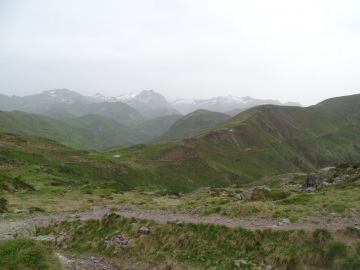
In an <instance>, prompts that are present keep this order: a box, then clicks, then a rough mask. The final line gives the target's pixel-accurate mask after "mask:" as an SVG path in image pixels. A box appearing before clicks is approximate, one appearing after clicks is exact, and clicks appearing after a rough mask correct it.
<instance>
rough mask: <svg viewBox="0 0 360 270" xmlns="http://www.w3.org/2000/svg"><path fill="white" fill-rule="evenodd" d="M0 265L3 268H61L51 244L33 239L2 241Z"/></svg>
mask: <svg viewBox="0 0 360 270" xmlns="http://www.w3.org/2000/svg"><path fill="white" fill-rule="evenodd" d="M0 266H1V269H3V270H30V269H41V270H45V269H49V270H61V269H62V267H61V266H60V263H59V261H58V260H57V258H56V257H55V256H54V254H53V250H52V248H51V246H49V245H48V244H45V243H40V242H37V241H35V240H31V239H22V238H18V239H14V240H5V241H1V242H0Z"/></svg>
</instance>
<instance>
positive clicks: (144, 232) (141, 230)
mask: <svg viewBox="0 0 360 270" xmlns="http://www.w3.org/2000/svg"><path fill="white" fill-rule="evenodd" d="M139 233H142V234H148V233H150V229H149V228H146V227H144V226H142V227H141V228H140V229H139Z"/></svg>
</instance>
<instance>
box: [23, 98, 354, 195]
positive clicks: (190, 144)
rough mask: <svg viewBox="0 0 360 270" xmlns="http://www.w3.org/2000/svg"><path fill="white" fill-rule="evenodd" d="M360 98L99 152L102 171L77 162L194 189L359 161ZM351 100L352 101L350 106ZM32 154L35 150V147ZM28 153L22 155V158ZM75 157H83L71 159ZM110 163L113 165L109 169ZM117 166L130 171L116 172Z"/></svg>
mask: <svg viewBox="0 0 360 270" xmlns="http://www.w3.org/2000/svg"><path fill="white" fill-rule="evenodd" d="M344 99H345V100H344ZM359 99H360V98H359V96H355V97H351V98H350V100H347V98H346V97H345V98H338V99H336V100H335V101H333V100H330V101H325V102H323V103H320V104H319V105H316V106H312V107H309V108H298V107H279V106H260V107H257V108H253V109H250V110H248V111H246V112H243V113H241V114H239V115H237V116H235V117H233V118H231V119H230V120H229V121H227V122H226V123H224V124H223V125H222V126H221V127H220V128H218V129H215V130H212V131H211V132H208V133H206V134H204V135H202V136H198V137H195V138H190V139H185V140H182V141H172V142H161V143H156V144H150V145H136V146H133V147H129V148H125V149H124V148H112V150H111V151H109V152H106V153H103V154H102V155H100V154H98V153H97V154H96V155H95V156H96V162H95V164H97V163H98V160H101V162H103V165H102V166H103V168H102V169H101V170H98V171H94V168H93V166H92V165H93V164H91V165H90V164H86V163H79V164H81V169H80V170H81V172H82V174H81V177H83V178H84V175H88V176H89V178H90V179H94V178H96V177H98V180H99V181H100V180H107V179H108V180H110V179H112V180H114V182H117V181H120V183H122V185H125V186H127V187H128V188H132V187H146V188H148V187H154V188H158V187H161V188H167V189H173V190H178V191H189V190H193V189H196V188H198V187H201V186H213V187H221V186H226V185H230V184H239V185H240V184H245V183H248V182H251V181H253V180H256V179H258V178H261V177H263V176H270V175H277V174H282V173H287V172H299V171H311V170H314V169H315V168H317V167H325V166H329V165H332V164H337V163H346V162H351V161H357V160H359V159H360V151H359V150H358V149H359V146H358V145H360V136H358V134H359V132H360V127H359V121H358V118H357V114H356V113H357V111H356V110H357V108H358V107H359V106H356V104H358V103H357V102H356V100H359ZM329 102H330V103H329ZM334 102H335V104H338V102H340V103H342V106H339V107H338V109H336V111H334V110H335V109H334V108H333V107H332V106H335V105H332V104H333V103H334ZM348 102H350V103H354V105H353V106H346V104H347V103H348ZM343 108H346V109H343ZM349 108H350V109H349ZM31 144H32V143H29V145H31ZM27 151H34V147H33V148H32V149H28V150H27ZM36 151H37V150H35V152H36ZM69 151H73V152H74V150H69ZM27 154H28V153H25V152H24V156H26V155H27ZM41 154H43V155H44V154H45V153H41ZM76 155H79V154H72V155H71V156H76ZM114 155H120V157H119V158H114V157H113V156H114ZM88 158H89V157H88V156H86V157H85V159H88ZM58 162H59V163H64V160H61V159H59V160H58ZM66 162H68V161H66ZM101 162H100V163H101ZM79 164H77V163H74V164H72V165H71V166H75V167H76V166H80V165H79ZM33 165H36V164H33ZM106 166H109V168H111V169H109V170H108V171H104V168H106ZM87 168H89V169H87ZM112 168H126V169H124V170H125V171H124V172H122V173H121V172H119V173H118V174H117V173H115V172H113V171H112V170H113V169H112ZM114 170H115V171H116V169H114ZM120 171H121V169H120ZM87 172H89V173H87ZM92 172H94V175H92ZM83 178H81V179H83ZM125 183H126V184H125Z"/></svg>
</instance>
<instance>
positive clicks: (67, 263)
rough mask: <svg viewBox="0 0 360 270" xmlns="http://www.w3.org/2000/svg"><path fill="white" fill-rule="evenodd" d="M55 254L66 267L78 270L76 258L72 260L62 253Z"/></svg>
mask: <svg viewBox="0 0 360 270" xmlns="http://www.w3.org/2000/svg"><path fill="white" fill-rule="evenodd" d="M55 255H56V256H57V257H58V259H59V261H60V264H61V266H62V267H63V268H64V269H66V270H76V262H75V261H74V260H70V259H68V258H66V257H65V256H64V255H61V254H60V253H55Z"/></svg>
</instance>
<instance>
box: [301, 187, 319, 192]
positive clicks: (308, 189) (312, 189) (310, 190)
mask: <svg viewBox="0 0 360 270" xmlns="http://www.w3.org/2000/svg"><path fill="white" fill-rule="evenodd" d="M315 190H316V188H314V187H308V188H306V189H305V190H304V192H313V191H315Z"/></svg>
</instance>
